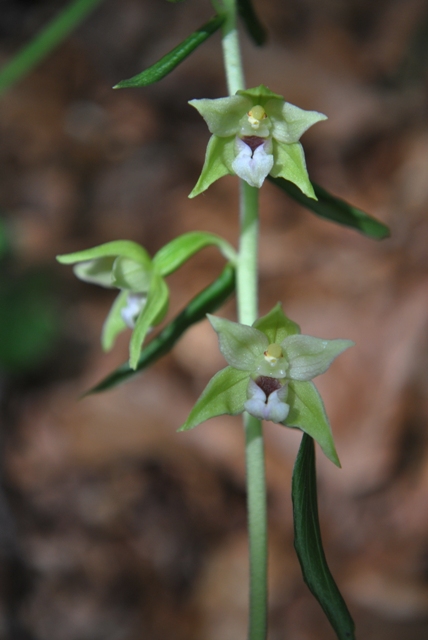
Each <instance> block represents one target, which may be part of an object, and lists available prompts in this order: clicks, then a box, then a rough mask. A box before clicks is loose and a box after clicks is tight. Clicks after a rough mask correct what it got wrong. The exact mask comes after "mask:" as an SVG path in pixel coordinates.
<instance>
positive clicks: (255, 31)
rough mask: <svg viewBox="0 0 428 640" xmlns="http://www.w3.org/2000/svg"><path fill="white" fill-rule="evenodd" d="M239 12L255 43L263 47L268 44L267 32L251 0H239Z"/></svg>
mask: <svg viewBox="0 0 428 640" xmlns="http://www.w3.org/2000/svg"><path fill="white" fill-rule="evenodd" d="M238 13H239V15H240V17H241V18H242V21H243V23H244V24H245V27H246V29H247V31H248V34H249V36H250V37H251V38H252V40H253V41H254V43H255V44H256V45H257V46H258V47H261V46H263V45H264V44H266V41H267V33H266V29H265V28H264V26H263V25H262V24H261V22H260V20H259V18H258V16H257V14H256V12H255V11H254V7H253V5H252V2H251V0H238Z"/></svg>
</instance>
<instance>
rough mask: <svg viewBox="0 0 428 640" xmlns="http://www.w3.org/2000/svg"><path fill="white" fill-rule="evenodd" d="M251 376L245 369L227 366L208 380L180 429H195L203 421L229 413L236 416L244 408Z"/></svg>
mask: <svg viewBox="0 0 428 640" xmlns="http://www.w3.org/2000/svg"><path fill="white" fill-rule="evenodd" d="M249 379H250V376H249V374H248V373H247V372H245V371H237V369H234V368H233V367H226V368H225V369H222V370H221V371H219V372H218V373H216V374H215V376H214V377H213V378H211V380H210V381H209V382H208V384H207V386H206V387H205V390H204V391H203V392H202V395H201V396H200V397H199V398H198V400H197V401H196V404H195V406H194V407H193V409H192V410H191V412H190V414H189V417H188V418H187V420H186V422H185V423H184V424H183V426H182V427H180V429H179V431H187V430H188V429H193V427H196V426H197V425H198V424H201V422H205V420H209V419H210V418H215V417H217V416H222V415H224V414H228V415H230V416H236V415H237V414H238V413H242V412H243V410H244V404H245V402H246V400H247V386H248V381H249Z"/></svg>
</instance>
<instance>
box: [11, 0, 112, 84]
mask: <svg viewBox="0 0 428 640" xmlns="http://www.w3.org/2000/svg"><path fill="white" fill-rule="evenodd" d="M101 2H102V0H75V1H74V2H70V4H69V5H68V6H67V7H65V9H63V10H62V11H61V12H60V13H59V14H58V15H57V16H55V17H54V18H53V19H52V20H51V21H50V22H49V23H48V24H47V25H46V26H45V27H44V28H43V29H42V30H41V31H40V33H38V34H37V35H36V36H35V37H34V38H33V39H32V40H31V42H30V43H29V44H27V45H25V46H24V48H23V49H21V51H20V52H19V53H17V54H16V55H15V56H13V58H12V59H11V61H10V62H9V63H8V64H6V65H5V66H4V67H3V68H2V69H0V94H1V93H3V92H4V91H6V90H7V89H9V87H11V86H12V85H13V84H15V82H18V80H20V79H21V78H23V77H25V76H26V75H27V74H28V73H30V71H32V69H33V68H34V67H35V66H36V65H37V64H39V62H41V61H42V60H43V59H44V58H46V56H47V55H49V53H51V51H53V50H54V49H55V47H57V46H58V45H59V44H60V43H61V42H62V41H63V40H65V38H67V36H68V35H69V34H70V33H71V32H72V31H73V30H74V29H75V28H76V27H78V26H79V24H80V23H81V22H82V21H83V20H84V19H85V18H86V17H87V16H88V15H89V13H91V11H94V9H96V7H97V6H98V5H99V4H100V3H101Z"/></svg>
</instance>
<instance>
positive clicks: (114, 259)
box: [57, 231, 235, 369]
mask: <svg viewBox="0 0 428 640" xmlns="http://www.w3.org/2000/svg"><path fill="white" fill-rule="evenodd" d="M210 245H213V246H216V247H217V248H218V249H219V250H220V251H221V253H222V254H223V255H224V256H225V257H226V258H227V259H228V260H230V261H231V262H232V263H233V262H234V261H235V250H234V249H233V247H232V246H231V245H230V244H229V243H228V242H226V240H223V238H220V237H219V236H217V235H215V234H213V233H207V232H204V231H192V232H190V233H185V234H183V235H182V236H179V237H178V238H175V239H174V240H172V241H171V242H169V243H168V244H166V245H165V246H164V247H162V249H160V250H159V251H158V252H157V254H156V255H155V256H154V258H153V260H152V259H151V258H150V256H149V254H148V253H147V251H146V250H145V249H144V248H143V247H142V246H140V245H139V244H137V243H135V242H131V241H130V240H117V241H115V242H107V243H106V244H102V245H100V246H98V247H93V248H92V249H86V250H84V251H77V252H76V253H69V254H67V255H62V256H58V257H57V260H58V261H59V262H61V263H62V264H74V265H75V266H74V273H75V274H76V276H77V277H78V278H80V280H84V281H85V282H90V283H92V284H98V285H100V286H102V287H108V288H113V289H119V290H120V293H119V295H118V296H117V298H116V300H115V301H114V303H113V306H112V307H111V309H110V311H109V314H108V316H107V318H106V320H105V322H104V326H103V330H102V334H101V344H102V346H103V349H104V350H105V351H109V350H110V349H111V348H112V347H113V345H114V342H115V340H116V337H117V335H118V334H119V333H121V332H122V331H123V330H124V329H126V328H127V327H130V328H131V329H132V336H131V341H130V343H129V365H130V367H131V368H132V369H136V367H137V365H138V359H139V356H140V352H141V347H142V345H143V342H144V340H145V338H146V335H147V333H148V331H149V330H150V328H151V327H153V326H154V325H157V324H159V323H160V322H161V321H162V320H163V318H164V316H165V314H166V312H167V309H168V302H169V289H168V286H167V284H166V282H165V280H164V277H165V276H167V275H169V274H170V273H172V272H173V271H175V270H176V269H178V268H179V267H180V266H181V265H182V264H183V263H184V262H186V260H188V259H189V258H190V257H191V256H192V255H194V254H195V253H196V252H197V251H200V250H201V249H203V248H204V247H207V246H210Z"/></svg>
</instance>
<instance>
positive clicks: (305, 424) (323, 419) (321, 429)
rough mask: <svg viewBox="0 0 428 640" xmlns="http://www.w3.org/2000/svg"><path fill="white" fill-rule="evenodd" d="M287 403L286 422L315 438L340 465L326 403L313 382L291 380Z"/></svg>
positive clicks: (331, 458) (327, 454) (335, 462)
mask: <svg viewBox="0 0 428 640" xmlns="http://www.w3.org/2000/svg"><path fill="white" fill-rule="evenodd" d="M287 403H288V404H289V405H290V413H289V414H288V416H287V418H286V420H285V421H284V424H285V425H286V426H287V427H297V428H298V429H301V430H302V431H304V432H305V433H307V434H308V435H310V436H311V437H312V438H314V440H316V441H317V442H318V444H319V445H320V447H321V449H322V450H323V452H324V453H325V455H326V456H327V458H329V459H330V460H331V461H332V462H333V463H334V464H335V465H336V466H338V467H340V462H339V458H338V456H337V453H336V448H335V446H334V441H333V436H332V433H331V427H330V424H329V421H328V418H327V415H326V413H325V409H324V403H323V401H322V399H321V396H320V395H319V393H318V391H317V389H316V387H315V385H314V384H313V383H312V382H295V381H294V380H292V381H290V383H289V385H288V395H287Z"/></svg>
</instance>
